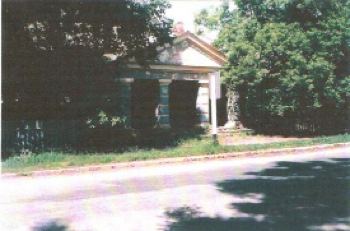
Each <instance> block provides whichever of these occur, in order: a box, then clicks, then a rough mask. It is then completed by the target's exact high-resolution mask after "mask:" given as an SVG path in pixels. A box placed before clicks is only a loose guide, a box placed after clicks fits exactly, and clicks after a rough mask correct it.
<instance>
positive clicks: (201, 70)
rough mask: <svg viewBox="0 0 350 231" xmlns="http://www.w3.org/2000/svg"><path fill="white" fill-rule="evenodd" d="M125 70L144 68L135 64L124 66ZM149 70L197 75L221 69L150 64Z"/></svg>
mask: <svg viewBox="0 0 350 231" xmlns="http://www.w3.org/2000/svg"><path fill="white" fill-rule="evenodd" d="M126 67H127V68H130V69H144V67H142V66H140V65H138V64H136V63H129V64H126ZM149 68H150V69H151V70H164V71H192V72H197V73H210V72H212V71H213V70H221V69H223V67H206V66H204V67H199V66H184V65H169V64H165V65H162V64H151V65H149Z"/></svg>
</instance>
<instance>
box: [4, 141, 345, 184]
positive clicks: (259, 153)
mask: <svg viewBox="0 0 350 231" xmlns="http://www.w3.org/2000/svg"><path fill="white" fill-rule="evenodd" d="M338 147H350V142H348V143H335V144H323V145H315V146H308V147H299V148H282V149H267V150H257V151H247V152H233V153H221V154H213V155H203V156H189V157H178V158H163V159H157V160H148V161H133V162H124V163H114V164H107V165H95V166H84V167H74V168H65V169H58V170H46V171H45V170H44V171H32V172H27V173H5V174H1V178H12V177H25V176H27V177H28V176H31V177H33V176H50V175H65V174H74V173H84V172H90V171H111V170H112V171H115V170H118V169H123V168H135V167H143V166H154V165H163V164H174V163H184V162H193V161H209V160H216V159H225V158H242V157H262V156H274V155H279V154H281V153H283V154H293V153H301V152H306V151H320V150H323V149H330V148H338Z"/></svg>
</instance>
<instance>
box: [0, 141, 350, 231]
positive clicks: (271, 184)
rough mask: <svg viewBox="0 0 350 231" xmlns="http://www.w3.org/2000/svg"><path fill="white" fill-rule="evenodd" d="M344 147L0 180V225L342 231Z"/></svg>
mask: <svg viewBox="0 0 350 231" xmlns="http://www.w3.org/2000/svg"><path fill="white" fill-rule="evenodd" d="M349 166H350V147H345V148H344V147H343V148H337V149H331V150H326V151H319V152H312V153H305V154H298V155H286V156H279V157H260V158H236V159H224V160H215V161H208V162H193V163H184V164H168V165H161V166H152V167H140V168H137V169H136V168H129V169H122V170H118V171H109V172H92V173H83V174H74V175H71V176H46V177H19V178H12V179H2V180H1V198H0V199H1V205H0V212H1V217H0V219H1V220H0V222H1V223H0V224H1V226H0V230H4V231H5V230H11V231H12V230H56V231H58V230H84V231H85V230H131V231H133V230H135V231H136V230H164V231H166V230H235V231H243V230H244V231H248V230H350V226H349V225H348V224H349V223H350V222H349V221H350V220H349V217H350V216H349V215H350V213H349V208H350V197H349V192H350V179H349V177H350V174H349V173H350V172H349V171H350V168H349Z"/></svg>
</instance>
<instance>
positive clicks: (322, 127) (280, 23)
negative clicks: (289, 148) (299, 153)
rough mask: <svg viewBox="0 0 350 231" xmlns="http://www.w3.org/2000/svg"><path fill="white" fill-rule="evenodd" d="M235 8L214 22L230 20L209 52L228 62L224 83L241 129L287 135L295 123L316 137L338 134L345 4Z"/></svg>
mask: <svg viewBox="0 0 350 231" xmlns="http://www.w3.org/2000/svg"><path fill="white" fill-rule="evenodd" d="M236 4H237V9H235V10H232V11H230V12H227V11H226V12H224V13H225V14H226V16H221V17H224V18H231V19H232V20H231V22H230V23H228V24H226V25H223V26H222V28H221V31H220V35H219V38H218V39H217V40H216V42H215V45H216V46H217V47H219V48H221V49H222V50H223V51H224V52H226V54H227V55H228V59H229V64H228V65H227V68H226V70H225V79H226V83H227V84H228V86H229V88H232V89H233V88H234V89H237V90H238V92H239V94H240V99H241V102H240V105H241V112H242V117H243V120H244V121H245V122H246V124H247V125H248V126H252V127H254V128H256V129H259V128H260V129H263V130H265V131H266V130H270V131H276V129H278V128H280V131H281V130H283V131H284V132H292V131H293V130H294V126H295V124H297V123H298V122H297V120H298V119H302V120H309V121H306V123H308V124H312V125H314V126H316V128H317V129H318V131H319V132H322V133H325V132H327V130H329V129H331V130H333V131H336V130H339V129H344V122H345V120H346V116H347V114H346V113H347V110H348V109H347V108H348V107H349V105H347V103H346V101H347V98H349V97H350V87H349V86H350V75H349V72H350V70H349V63H350V60H349V46H350V37H349V36H350V34H349V31H347V29H346V28H349V22H348V20H347V18H349V13H350V10H349V7H350V1H343V0H320V1H309V0H275V1H264V0H254V1H246V0H238V1H236ZM218 24H220V23H219V22H218ZM310 120H312V121H310ZM330 121H335V122H334V123H331V122H330ZM274 126H275V127H274ZM334 126H338V127H334ZM288 129H290V130H289V131H287V130H288Z"/></svg>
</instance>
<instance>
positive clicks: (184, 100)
mask: <svg viewBox="0 0 350 231" xmlns="http://www.w3.org/2000/svg"><path fill="white" fill-rule="evenodd" d="M198 87H199V84H198V81H187V80H186V81H184V80H173V81H172V83H171V84H170V89H169V107H170V124H171V127H174V128H175V127H186V128H187V127H193V126H194V125H196V122H197V115H196V114H197V112H196V99H197V93H198Z"/></svg>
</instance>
